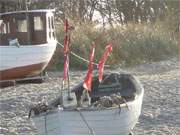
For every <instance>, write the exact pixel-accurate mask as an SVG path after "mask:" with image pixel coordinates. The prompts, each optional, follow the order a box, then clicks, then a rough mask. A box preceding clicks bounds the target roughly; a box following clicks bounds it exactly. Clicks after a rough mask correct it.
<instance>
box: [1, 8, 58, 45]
mask: <svg viewBox="0 0 180 135" xmlns="http://www.w3.org/2000/svg"><path fill="white" fill-rule="evenodd" d="M53 12H54V10H50V9H48V10H44V9H43V10H28V11H16V12H8V13H1V14H0V46H3V45H5V46H6V45H10V43H11V41H12V40H15V41H16V42H18V44H20V45H38V44H45V43H48V42H52V41H54V40H56V38H55V27H54V14H53Z"/></svg>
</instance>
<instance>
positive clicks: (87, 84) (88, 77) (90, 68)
mask: <svg viewBox="0 0 180 135" xmlns="http://www.w3.org/2000/svg"><path fill="white" fill-rule="evenodd" d="M94 53H95V44H93V45H92V49H91V53H90V57H89V61H90V62H89V66H88V73H87V75H86V78H85V80H84V83H83V87H84V88H85V89H86V90H88V91H91V84H92V78H93V61H94Z"/></svg>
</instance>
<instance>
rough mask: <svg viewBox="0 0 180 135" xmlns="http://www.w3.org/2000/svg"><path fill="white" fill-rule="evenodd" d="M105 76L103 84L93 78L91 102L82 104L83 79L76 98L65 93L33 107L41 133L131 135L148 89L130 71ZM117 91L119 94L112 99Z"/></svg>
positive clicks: (43, 134) (77, 89) (75, 89)
mask: <svg viewBox="0 0 180 135" xmlns="http://www.w3.org/2000/svg"><path fill="white" fill-rule="evenodd" d="M104 78H105V79H104V80H103V82H102V83H101V84H99V82H98V79H97V77H95V78H94V79H93V83H92V91H91V92H90V93H89V95H90V99H91V105H90V106H87V107H84V106H83V105H82V106H79V105H78V102H80V101H81V98H82V91H83V86H82V83H80V84H79V85H77V86H76V87H74V88H73V90H72V92H74V94H73V93H72V94H71V96H72V95H74V97H75V98H74V99H73V100H72V101H67V97H66V96H64V95H63V98H62V96H61V97H59V98H58V99H56V100H54V101H53V102H51V103H49V104H48V105H38V106H35V107H33V108H31V111H30V115H32V114H33V116H32V118H33V120H34V122H35V125H36V127H37V130H38V134H39V135H131V134H132V130H133V128H134V126H135V124H136V123H137V122H138V118H139V116H140V114H141V106H142V100H143V94H144V89H143V87H142V85H141V84H140V82H139V81H138V79H137V78H135V77H134V76H132V75H129V74H117V73H114V74H108V75H105V76H104ZM113 94H116V96H114V97H118V98H111V99H110V98H109V97H113V96H112V95H113ZM117 95H119V96H117ZM119 97H120V98H119ZM62 99H63V100H62ZM62 101H63V106H62ZM76 105H78V107H77V106H76Z"/></svg>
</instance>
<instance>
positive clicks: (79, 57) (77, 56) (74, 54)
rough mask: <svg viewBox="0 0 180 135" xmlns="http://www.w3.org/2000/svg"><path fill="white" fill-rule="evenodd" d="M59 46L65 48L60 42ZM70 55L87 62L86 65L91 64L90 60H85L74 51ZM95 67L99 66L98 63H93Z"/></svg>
mask: <svg viewBox="0 0 180 135" xmlns="http://www.w3.org/2000/svg"><path fill="white" fill-rule="evenodd" d="M57 44H58V45H60V46H61V47H62V48H64V45H63V44H61V43H60V42H57ZM70 53H71V54H72V55H73V56H75V57H76V58H77V59H79V60H82V61H84V62H86V63H89V62H90V61H89V60H87V59H85V58H83V57H81V56H79V55H77V54H76V53H74V52H72V51H71V52H70ZM93 65H95V66H97V65H98V63H95V62H93ZM104 66H105V67H110V66H109V65H104Z"/></svg>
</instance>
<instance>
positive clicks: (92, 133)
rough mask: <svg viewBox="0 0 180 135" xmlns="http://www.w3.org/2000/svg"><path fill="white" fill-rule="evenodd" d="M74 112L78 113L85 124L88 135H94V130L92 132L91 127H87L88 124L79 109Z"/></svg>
mask: <svg viewBox="0 0 180 135" xmlns="http://www.w3.org/2000/svg"><path fill="white" fill-rule="evenodd" d="M76 110H77V111H78V112H79V114H80V116H81V118H82V120H83V121H84V123H85V124H86V126H87V127H88V129H89V131H90V135H96V134H95V132H94V130H93V128H91V127H90V126H89V124H88V122H87V121H86V119H85V117H84V115H83V114H82V113H81V111H80V110H79V109H76Z"/></svg>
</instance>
